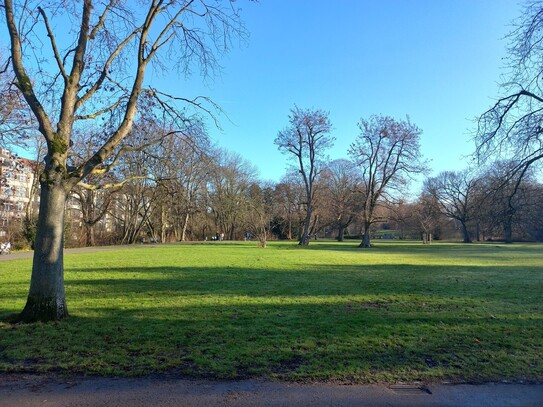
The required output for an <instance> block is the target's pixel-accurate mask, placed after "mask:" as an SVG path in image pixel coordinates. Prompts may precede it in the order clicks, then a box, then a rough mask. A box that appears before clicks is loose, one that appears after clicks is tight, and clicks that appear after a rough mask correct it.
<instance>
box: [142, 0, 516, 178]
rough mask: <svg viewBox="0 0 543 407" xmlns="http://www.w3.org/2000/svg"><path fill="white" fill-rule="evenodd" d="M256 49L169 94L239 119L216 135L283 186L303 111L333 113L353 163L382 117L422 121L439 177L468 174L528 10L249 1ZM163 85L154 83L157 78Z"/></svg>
mask: <svg viewBox="0 0 543 407" xmlns="http://www.w3.org/2000/svg"><path fill="white" fill-rule="evenodd" d="M236 4H237V5H239V6H240V7H242V8H243V13H242V15H243V19H244V21H245V23H246V27H247V30H248V31H249V33H250V39H249V42H248V44H246V45H243V46H240V47H235V48H234V49H233V50H232V52H230V53H229V54H228V55H226V56H225V57H224V58H222V59H221V64H222V67H223V73H222V75H221V76H219V77H216V78H214V79H213V80H208V81H203V80H202V78H200V77H199V76H198V75H194V76H193V77H191V78H189V79H188V80H184V79H183V78H179V79H178V80H175V79H174V78H169V79H168V83H167V88H166V89H167V91H168V93H172V94H175V95H177V96H183V97H187V98H190V97H194V96H197V95H206V96H209V97H211V98H212V99H213V100H214V101H215V102H216V103H218V104H219V105H220V106H221V107H222V108H223V109H224V110H225V112H226V113H227V114H228V117H229V118H230V120H231V122H230V121H229V120H228V119H227V118H226V117H221V118H220V119H221V124H222V127H223V131H220V130H218V129H216V128H215V127H214V126H213V124H212V122H211V120H210V121H209V131H210V133H211V135H212V138H213V139H214V140H215V141H216V142H217V143H218V144H219V145H220V146H222V147H225V148H227V149H229V150H231V151H235V152H238V153H239V154H241V155H242V156H243V157H245V158H246V159H247V160H249V161H250V162H252V163H253V164H254V165H255V166H256V167H257V168H258V169H259V171H260V176H261V178H262V179H269V180H274V181H278V180H279V179H280V178H281V176H282V175H283V174H284V173H285V168H286V164H287V157H285V156H284V155H282V154H280V153H279V151H278V150H277V147H276V146H275V145H274V144H273V140H274V138H275V137H276V135H277V132H278V131H279V130H281V129H283V128H284V127H285V126H286V125H287V124H288V114H289V110H290V108H291V107H293V106H294V104H297V105H298V106H299V107H301V108H319V109H323V110H325V111H329V112H330V118H331V121H332V124H333V127H334V130H333V135H334V136H335V137H336V138H337V141H336V145H335V147H334V149H333V150H331V151H330V157H331V158H332V159H335V158H343V157H347V150H348V147H349V145H350V144H351V143H352V142H353V140H354V138H355V137H356V135H357V134H358V128H357V122H358V121H359V119H360V118H361V117H364V118H367V117H369V116H370V115H371V114H383V115H390V116H393V117H396V118H401V119H403V118H405V116H406V115H409V116H410V118H411V120H412V121H413V122H414V123H416V124H417V125H418V126H419V127H420V128H421V129H422V130H423V135H422V140H421V144H422V153H423V155H424V156H425V157H426V158H428V159H430V160H431V166H432V169H433V174H434V175H435V174H437V173H438V172H439V171H443V170H459V169H463V168H464V167H466V166H467V160H466V159H465V158H464V157H465V156H467V155H469V154H471V153H472V152H473V151H474V144H473V142H472V141H471V134H472V133H473V130H474V121H473V120H474V118H475V117H477V116H478V115H480V114H481V113H482V112H484V111H485V110H486V109H487V108H488V107H489V106H490V105H491V104H492V102H493V100H495V98H496V97H497V96H498V94H499V87H498V82H499V80H500V75H501V74H503V73H504V70H503V66H504V61H503V58H504V57H505V56H506V55H507V54H506V47H507V41H506V40H505V39H504V36H505V35H506V34H507V33H508V32H509V31H510V30H511V22H512V20H513V19H515V18H517V17H518V16H519V14H520V11H521V7H520V5H519V4H518V2H517V0H334V1H330V0H326V1H325V0H260V1H259V2H258V3H253V2H249V1H248V0H238V2H237V3H236ZM148 76H152V75H148Z"/></svg>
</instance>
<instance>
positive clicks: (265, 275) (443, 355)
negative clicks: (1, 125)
mask: <svg viewBox="0 0 543 407" xmlns="http://www.w3.org/2000/svg"><path fill="white" fill-rule="evenodd" d="M30 266H31V261H30V260H13V261H4V262H1V263H0V320H4V321H5V320H6V318H7V317H8V316H9V315H10V314H13V313H15V312H18V311H20V310H21V309H22V308H23V306H24V302H25V299H26V294H27V290H28V283H29V278H30ZM65 268H66V291H67V299H68V307H69V311H70V315H71V316H70V318H68V319H67V320H65V321H62V322H58V323H48V324H41V323H38V324H31V325H11V324H9V323H6V322H0V372H28V371H32V372H61V373H64V372H66V373H72V372H74V373H81V374H92V375H122V376H126V375H128V376H134V375H146V374H150V373H156V372H169V373H172V374H179V375H186V376H191V377H211V378H221V379H229V378H232V379H234V378H247V377H265V378H272V379H282V380H333V381H340V382H358V383H368V382H377V381H386V382H397V381H418V380H420V381H453V382H484V381H495V380H511V381H539V382H541V381H543V356H542V355H543V246H541V245H529V244H514V245H496V244H477V245H475V244H474V245H460V244H446V243H442V244H433V245H426V246H425V245H422V244H420V243H415V242H412V243H409V242H386V243H378V245H377V246H376V247H374V248H372V249H369V250H361V249H358V248H356V245H355V243H352V242H351V243H343V244H339V243H332V242H317V243H313V242H312V243H311V246H310V247H309V248H300V247H298V246H296V245H295V244H294V243H278V242H276V243H272V244H271V245H270V246H269V247H268V248H267V249H259V248H257V247H256V245H255V244H254V243H224V244H219V243H208V244H201V245H197V244H195V245H172V246H140V247H135V248H130V249H124V250H113V251H104V252H98V253H84V254H67V255H66V256H65Z"/></svg>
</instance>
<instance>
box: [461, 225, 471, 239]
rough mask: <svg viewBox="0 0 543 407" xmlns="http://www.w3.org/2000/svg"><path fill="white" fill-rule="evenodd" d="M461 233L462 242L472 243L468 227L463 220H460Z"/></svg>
mask: <svg viewBox="0 0 543 407" xmlns="http://www.w3.org/2000/svg"><path fill="white" fill-rule="evenodd" d="M462 233H463V235H464V243H472V240H471V236H470V234H469V230H468V227H467V225H466V224H465V223H464V222H462Z"/></svg>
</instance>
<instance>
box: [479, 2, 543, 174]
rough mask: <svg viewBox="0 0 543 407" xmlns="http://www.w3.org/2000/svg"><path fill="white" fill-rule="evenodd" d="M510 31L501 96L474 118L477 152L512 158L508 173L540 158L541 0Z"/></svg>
mask: <svg viewBox="0 0 543 407" xmlns="http://www.w3.org/2000/svg"><path fill="white" fill-rule="evenodd" d="M514 24H515V26H516V28H515V29H514V30H513V31H512V32H511V33H510V34H509V40H510V47H509V50H508V51H509V59H508V68H509V70H508V74H507V76H506V77H505V78H506V79H505V80H504V81H503V82H502V89H503V92H504V95H505V96H502V97H500V98H499V99H498V100H497V101H496V103H495V104H494V106H492V107H491V108H490V109H489V110H487V111H486V112H484V113H483V114H482V115H481V116H480V118H479V120H478V129H477V133H476V136H475V141H476V144H477V148H476V156H477V158H478V159H479V160H480V161H482V162H484V161H487V160H489V159H495V158H497V156H498V157H501V158H506V159H513V160H514V161H515V162H516V166H515V167H514V168H511V174H514V173H516V172H520V173H521V174H522V173H523V172H524V171H526V168H527V167H529V166H530V165H532V164H533V163H535V162H536V161H539V160H541V159H542V158H543V137H542V136H543V126H542V124H541V123H542V121H543V2H542V1H530V2H527V3H526V7H525V9H524V12H523V14H522V16H521V18H520V19H518V20H516V21H515V23H514Z"/></svg>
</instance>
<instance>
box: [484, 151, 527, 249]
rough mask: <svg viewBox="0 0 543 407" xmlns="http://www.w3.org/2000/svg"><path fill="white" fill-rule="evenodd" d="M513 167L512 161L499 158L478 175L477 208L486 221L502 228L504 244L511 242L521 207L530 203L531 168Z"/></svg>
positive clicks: (521, 210) (516, 165)
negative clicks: (478, 199)
mask: <svg viewBox="0 0 543 407" xmlns="http://www.w3.org/2000/svg"><path fill="white" fill-rule="evenodd" d="M515 168H518V163H517V162H515V161H498V162H495V163H493V164H492V165H491V166H490V167H489V168H488V170H487V171H486V172H485V173H484V174H483V175H482V176H481V184H482V187H481V194H482V197H481V199H480V201H481V202H483V205H482V206H483V209H481V208H480V211H481V212H482V215H483V216H484V217H485V218H486V220H487V224H489V225H490V226H497V227H498V228H500V229H501V232H502V233H503V237H504V240H505V243H513V229H514V224H515V223H520V222H518V221H519V220H520V218H521V216H522V212H523V210H524V209H525V208H526V207H527V206H529V205H530V204H531V203H530V197H531V195H532V194H531V193H530V192H531V188H530V185H531V184H532V183H533V181H534V178H535V177H534V172H533V171H532V169H531V167H530V168H528V171H521V172H519V171H516V172H515V171H514V169H515Z"/></svg>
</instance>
